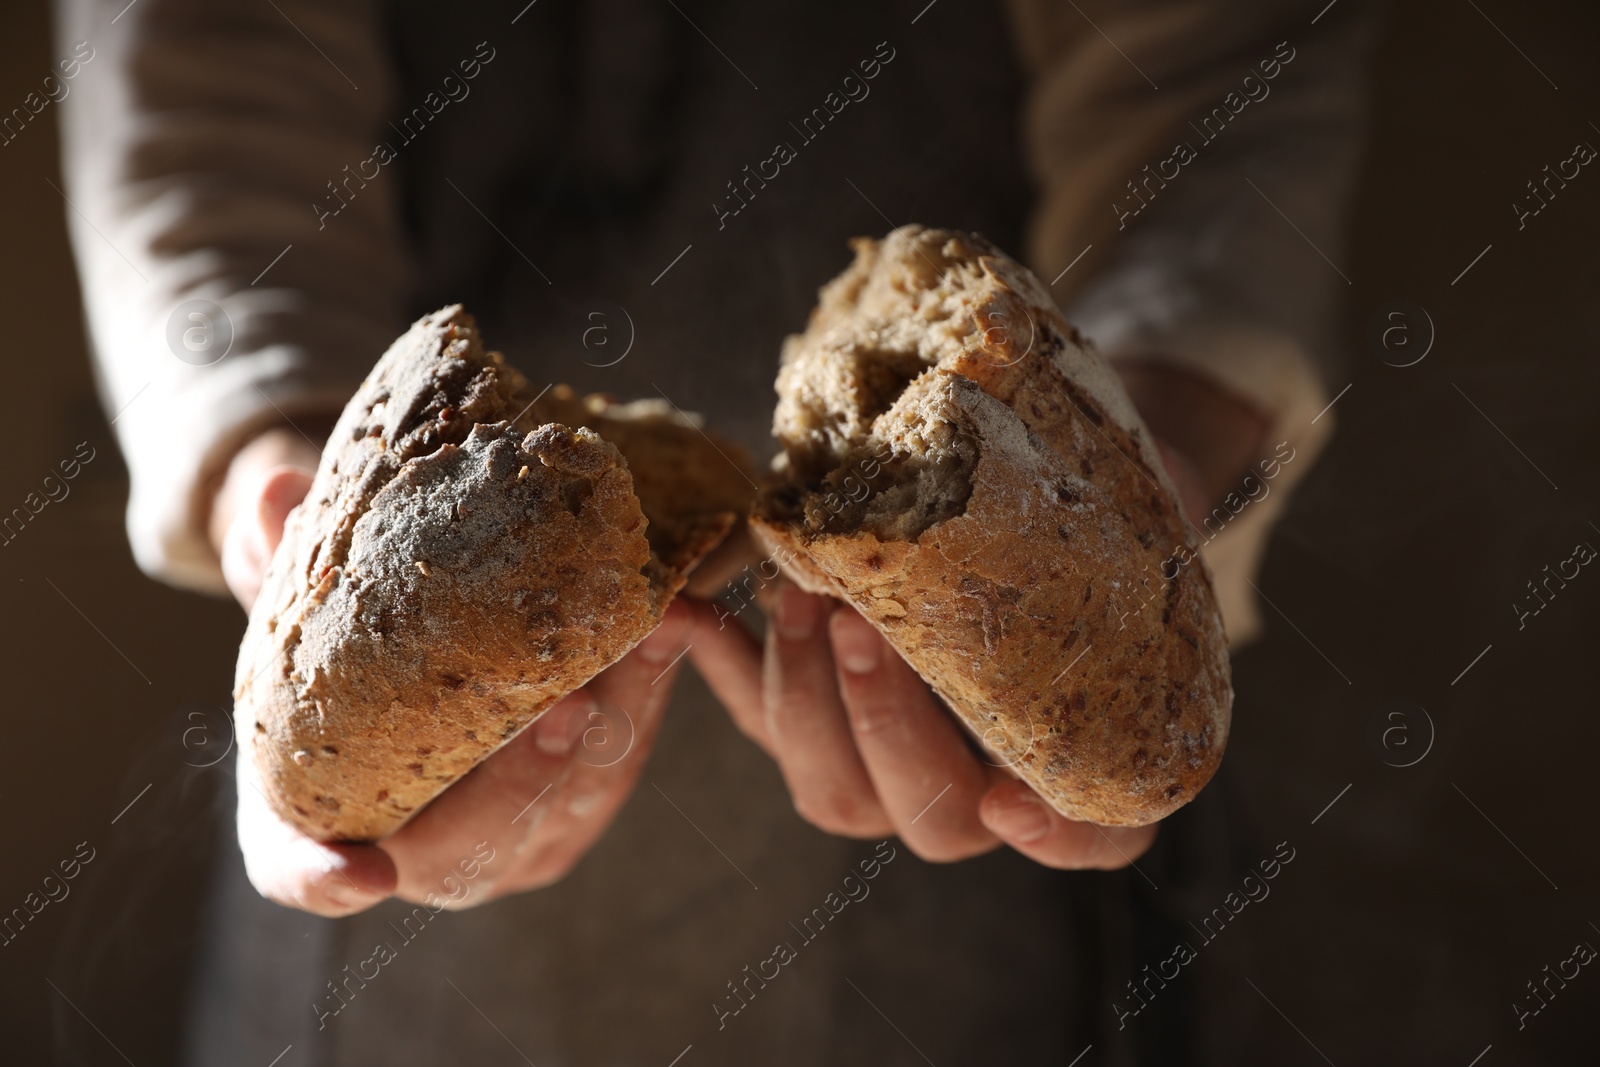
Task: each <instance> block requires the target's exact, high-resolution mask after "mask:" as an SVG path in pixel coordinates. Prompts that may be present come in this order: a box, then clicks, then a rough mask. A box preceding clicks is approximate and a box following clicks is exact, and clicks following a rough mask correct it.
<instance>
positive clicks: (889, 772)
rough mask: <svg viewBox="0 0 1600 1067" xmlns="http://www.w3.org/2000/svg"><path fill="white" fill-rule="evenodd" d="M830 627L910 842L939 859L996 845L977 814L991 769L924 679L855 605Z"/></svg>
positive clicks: (874, 771) (863, 741)
mask: <svg viewBox="0 0 1600 1067" xmlns="http://www.w3.org/2000/svg"><path fill="white" fill-rule="evenodd" d="M829 629H830V631H831V635H832V639H833V652H834V657H835V658H836V659H837V661H838V664H839V669H838V686H839V691H840V693H841V694H842V695H843V698H844V706H845V708H846V710H847V711H848V713H849V724H850V730H851V733H852V735H853V736H854V738H855V742H856V747H857V748H858V749H859V750H860V753H861V759H862V761H863V762H864V763H865V764H866V768H867V772H868V773H869V774H870V775H871V777H872V783H873V785H874V786H875V787H876V788H877V794H878V797H879V798H880V799H881V800H882V803H883V807H884V809H885V810H886V811H887V812H888V814H889V817H890V818H891V819H892V820H893V822H894V827H895V830H896V831H897V832H898V833H899V834H900V837H901V838H902V839H903V840H904V841H905V843H906V847H908V848H910V849H911V851H912V852H915V853H916V854H917V855H918V856H921V857H922V858H923V859H926V860H932V861H935V862H949V861H953V860H959V859H966V858H967V857H969V856H976V855H978V854H980V853H983V852H987V851H989V850H990V849H992V848H995V847H996V846H997V845H998V844H999V841H998V839H996V837H995V836H994V834H992V833H990V832H989V830H988V828H987V827H985V826H984V825H983V823H982V822H981V821H980V820H979V818H978V813H977V808H978V801H979V800H980V799H981V798H982V797H983V795H984V793H985V792H987V791H988V787H989V780H990V779H989V775H988V773H987V771H986V768H985V767H984V765H983V764H982V763H980V762H979V761H978V759H977V757H975V756H974V755H973V754H972V750H971V748H970V747H969V746H968V745H967V742H966V739H965V738H964V737H962V735H961V733H960V730H959V728H958V727H957V726H956V724H955V723H954V722H952V721H951V719H950V717H949V716H948V715H947V714H946V713H945V712H944V710H943V709H942V708H940V707H939V706H938V705H937V704H936V703H935V702H934V700H933V697H932V695H931V694H930V692H929V690H928V687H927V686H926V685H925V684H924V683H923V681H922V679H921V678H919V677H917V674H916V672H915V671H913V670H912V669H911V668H910V667H909V666H907V665H906V662H905V660H903V659H901V658H900V654H899V653H897V652H896V651H895V650H894V649H893V648H892V647H891V646H890V645H889V643H888V642H887V641H885V640H884V639H883V637H882V636H881V635H880V634H879V633H878V631H877V630H875V629H873V627H872V624H871V623H869V622H867V620H865V619H863V618H862V617H861V616H860V615H859V614H857V613H856V612H855V611H854V610H852V609H850V608H846V607H841V608H840V609H839V610H838V611H836V612H834V614H833V618H832V619H831V620H830V622H829Z"/></svg>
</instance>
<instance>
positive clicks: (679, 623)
mask: <svg viewBox="0 0 1600 1067" xmlns="http://www.w3.org/2000/svg"><path fill="white" fill-rule="evenodd" d="M689 625H690V623H689V614H688V609H687V608H686V607H685V606H683V605H681V604H677V603H674V604H673V605H672V606H671V607H669V608H668V609H667V613H666V615H664V616H663V617H662V619H661V625H660V626H657V627H656V628H655V630H654V631H652V632H651V634H650V636H649V637H646V638H645V639H644V640H643V641H641V642H639V647H638V653H639V655H640V656H641V657H643V658H644V659H645V660H647V661H648V662H650V663H666V662H667V661H668V660H670V659H672V657H674V656H676V655H677V654H678V653H680V652H682V651H683V645H684V642H685V640H686V639H687V638H688V636H689Z"/></svg>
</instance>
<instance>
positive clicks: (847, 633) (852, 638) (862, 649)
mask: <svg viewBox="0 0 1600 1067" xmlns="http://www.w3.org/2000/svg"><path fill="white" fill-rule="evenodd" d="M833 655H834V658H835V659H837V660H838V661H839V666H841V667H843V668H844V669H845V670H847V671H849V672H850V673H851V674H871V673H872V672H873V671H875V670H877V669H878V664H879V662H880V661H881V660H882V659H883V638H881V637H879V636H878V631H876V630H874V629H873V628H872V624H871V623H869V622H867V620H866V619H863V618H862V617H861V616H860V615H857V614H856V613H855V612H854V611H848V610H843V611H839V612H837V613H836V614H835V616H834V622H833Z"/></svg>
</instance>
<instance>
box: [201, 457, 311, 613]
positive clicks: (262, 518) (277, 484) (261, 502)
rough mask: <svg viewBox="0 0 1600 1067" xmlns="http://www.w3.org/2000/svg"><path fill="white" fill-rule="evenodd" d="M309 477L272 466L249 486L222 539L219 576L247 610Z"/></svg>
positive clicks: (304, 473) (301, 470)
mask: <svg viewBox="0 0 1600 1067" xmlns="http://www.w3.org/2000/svg"><path fill="white" fill-rule="evenodd" d="M310 488H311V475H310V474H309V473H308V472H306V471H305V470H303V469H301V468H299V467H289V466H279V467H273V468H271V469H270V470H268V471H266V472H265V473H263V474H262V475H261V477H260V479H259V480H258V481H256V482H255V484H254V485H252V486H250V487H249V488H248V489H247V490H246V491H245V495H244V499H243V500H241V501H240V506H239V507H238V508H237V509H236V510H235V512H234V518H233V522H232V523H230V524H229V526H228V532H227V533H226V534H225V535H224V536H223V540H222V576H223V579H224V580H225V581H226V582H227V583H228V588H229V589H230V590H231V591H232V592H233V595H234V596H235V597H236V598H237V599H238V601H239V603H240V604H242V605H244V608H245V610H246V611H248V610H249V609H250V605H251V604H253V603H255V599H256V597H257V595H259V594H260V592H261V579H262V577H263V576H264V575H265V574H266V571H267V564H268V563H270V562H271V561H272V554H273V553H274V552H276V551H277V550H278V544H279V542H281V541H282V540H283V524H284V523H285V522H286V521H287V520H288V518H289V512H291V511H293V510H294V508H295V505H297V504H299V503H300V501H301V500H303V499H305V495H306V492H307V491H308V490H309V489H310Z"/></svg>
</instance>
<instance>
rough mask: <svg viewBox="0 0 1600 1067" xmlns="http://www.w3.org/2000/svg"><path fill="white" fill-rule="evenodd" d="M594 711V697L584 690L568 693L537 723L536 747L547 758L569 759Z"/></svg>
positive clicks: (535, 729)
mask: <svg viewBox="0 0 1600 1067" xmlns="http://www.w3.org/2000/svg"><path fill="white" fill-rule="evenodd" d="M593 708H594V698H593V697H591V696H589V694H588V693H585V692H584V691H583V690H581V689H580V690H578V691H577V692H575V693H572V694H569V695H568V696H566V697H565V698H563V699H562V700H561V701H560V702H559V703H557V704H556V706H555V707H553V708H551V709H550V710H549V711H547V712H545V713H544V714H543V715H542V716H540V717H539V721H538V722H536V723H534V726H533V729H534V734H533V743H534V745H535V746H536V747H537V748H538V749H539V751H540V752H543V753H544V754H545V755H546V756H555V757H565V756H570V755H571V754H572V750H573V749H574V748H576V747H577V744H578V738H580V737H582V736H583V731H584V728H585V724H586V722H587V721H588V713H589V711H590V710H592V709H593Z"/></svg>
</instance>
